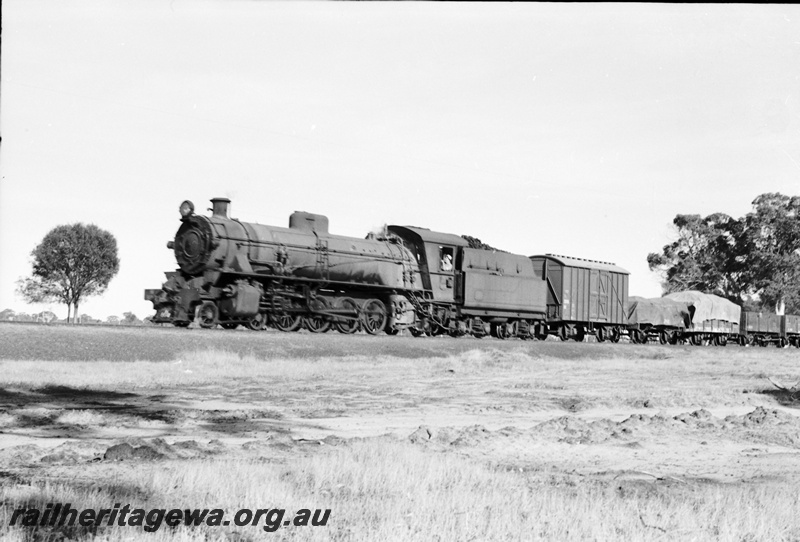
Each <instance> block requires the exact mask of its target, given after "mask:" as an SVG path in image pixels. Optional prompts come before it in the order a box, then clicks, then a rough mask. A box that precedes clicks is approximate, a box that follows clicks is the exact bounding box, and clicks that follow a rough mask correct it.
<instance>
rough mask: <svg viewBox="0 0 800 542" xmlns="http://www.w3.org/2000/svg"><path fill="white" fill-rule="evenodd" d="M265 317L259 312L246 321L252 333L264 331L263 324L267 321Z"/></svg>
mask: <svg viewBox="0 0 800 542" xmlns="http://www.w3.org/2000/svg"><path fill="white" fill-rule="evenodd" d="M266 316H267V315H266V314H264V313H263V312H260V313H258V314H256V315H255V316H253V317H252V318H251V319H250V320H248V321H247V324H246V325H247V327H248V328H250V329H252V330H253V331H261V330H263V329H264V324H265V323H266V321H267V317H266Z"/></svg>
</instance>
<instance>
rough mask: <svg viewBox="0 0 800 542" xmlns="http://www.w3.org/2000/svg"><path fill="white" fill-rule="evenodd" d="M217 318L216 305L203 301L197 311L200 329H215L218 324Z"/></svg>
mask: <svg viewBox="0 0 800 542" xmlns="http://www.w3.org/2000/svg"><path fill="white" fill-rule="evenodd" d="M218 316H219V310H217V304H216V303H214V302H213V301H205V302H203V304H202V305H200V308H198V309H197V321H198V322H199V323H200V327H204V328H206V329H211V328H213V327H216V326H217V323H218V322H219V320H218Z"/></svg>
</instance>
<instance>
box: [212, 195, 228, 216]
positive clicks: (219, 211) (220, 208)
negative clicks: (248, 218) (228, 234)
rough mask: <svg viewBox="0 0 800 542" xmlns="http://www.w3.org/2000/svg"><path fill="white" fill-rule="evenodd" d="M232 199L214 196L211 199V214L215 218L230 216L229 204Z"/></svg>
mask: <svg viewBox="0 0 800 542" xmlns="http://www.w3.org/2000/svg"><path fill="white" fill-rule="evenodd" d="M230 204H231V200H229V199H228V198H213V199H212V200H211V205H212V207H211V215H212V216H213V217H215V218H230V216H228V206H229V205H230Z"/></svg>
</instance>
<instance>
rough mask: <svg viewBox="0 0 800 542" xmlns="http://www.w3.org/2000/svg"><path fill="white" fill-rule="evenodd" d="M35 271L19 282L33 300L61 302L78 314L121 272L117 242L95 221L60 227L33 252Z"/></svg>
mask: <svg viewBox="0 0 800 542" xmlns="http://www.w3.org/2000/svg"><path fill="white" fill-rule="evenodd" d="M31 256H32V257H33V273H32V274H31V276H30V277H28V278H25V279H20V280H18V281H17V291H18V292H19V293H20V294H21V295H22V297H23V298H25V300H26V301H28V302H29V303H42V302H47V301H58V302H61V303H64V304H66V305H67V321H68V322H69V320H70V315H71V313H72V307H75V314H76V315H77V314H78V307H79V306H80V303H81V301H82V300H83V299H85V298H86V297H89V296H92V295H99V294H102V293H103V292H104V291H105V289H106V288H107V287H108V283H109V282H110V281H111V279H112V278H113V277H114V275H116V274H117V271H119V258H118V257H117V241H116V239H115V238H114V236H113V235H111V234H110V233H109V232H107V231H105V230H102V229H100V228H98V227H97V226H95V225H94V224H89V225H84V224H81V223H76V224H70V225H64V226H56V227H55V228H53V229H52V230H50V232H49V233H48V234H47V235H45V236H44V239H42V242H41V243H40V244H39V245H38V246H37V247H36V248H35V249H33V252H31Z"/></svg>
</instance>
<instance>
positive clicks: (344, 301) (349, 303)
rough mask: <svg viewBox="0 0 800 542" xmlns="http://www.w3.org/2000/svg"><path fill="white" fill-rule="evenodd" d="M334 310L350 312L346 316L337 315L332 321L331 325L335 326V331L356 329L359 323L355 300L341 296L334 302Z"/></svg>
mask: <svg viewBox="0 0 800 542" xmlns="http://www.w3.org/2000/svg"><path fill="white" fill-rule="evenodd" d="M336 310H338V311H347V312H349V313H351V314H349V315H347V316H338V317H337V318H336V321H335V322H334V323H333V327H334V328H336V331H338V332H339V333H345V334H348V335H349V334H350V333H355V332H356V331H358V326H359V325H360V322H359V319H358V314H359V311H358V304H357V303H356V302H355V300H353V299H351V298H349V297H343V298H341V299H339V300H338V301H337V302H336Z"/></svg>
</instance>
